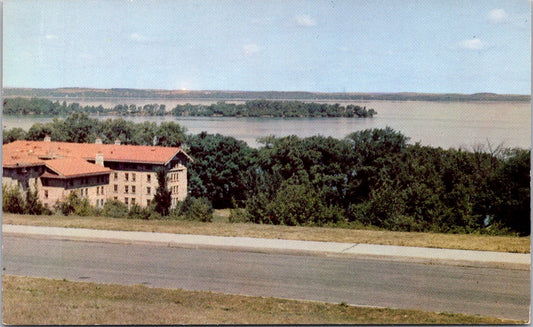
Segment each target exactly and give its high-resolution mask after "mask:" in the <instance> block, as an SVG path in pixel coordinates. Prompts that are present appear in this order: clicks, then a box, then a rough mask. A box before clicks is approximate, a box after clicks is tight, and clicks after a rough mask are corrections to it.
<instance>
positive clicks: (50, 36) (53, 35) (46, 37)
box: [44, 34, 57, 40]
mask: <svg viewBox="0 0 533 327" xmlns="http://www.w3.org/2000/svg"><path fill="white" fill-rule="evenodd" d="M44 38H45V39H47V40H57V35H55V34H46V35H45V36H44Z"/></svg>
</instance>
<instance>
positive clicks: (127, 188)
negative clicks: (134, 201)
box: [124, 185, 130, 193]
mask: <svg viewBox="0 0 533 327" xmlns="http://www.w3.org/2000/svg"><path fill="white" fill-rule="evenodd" d="M129 190H130V187H129V186H128V185H126V186H124V193H128V192H129Z"/></svg>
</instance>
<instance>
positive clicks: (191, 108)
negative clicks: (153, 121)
mask: <svg viewBox="0 0 533 327" xmlns="http://www.w3.org/2000/svg"><path fill="white" fill-rule="evenodd" d="M172 114H173V115H174V116H224V117H359V118H361V117H372V116H373V115H375V114H376V111H374V109H368V110H367V109H366V107H360V106H355V105H348V106H341V105H339V104H334V105H331V104H326V103H314V102H311V103H306V102H301V101H269V100H253V101H246V102H245V103H244V104H234V103H226V102H224V101H219V102H217V103H216V104H211V105H191V104H189V103H187V104H183V105H177V106H176V107H174V109H172Z"/></svg>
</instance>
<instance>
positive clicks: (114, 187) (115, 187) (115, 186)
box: [113, 184, 118, 193]
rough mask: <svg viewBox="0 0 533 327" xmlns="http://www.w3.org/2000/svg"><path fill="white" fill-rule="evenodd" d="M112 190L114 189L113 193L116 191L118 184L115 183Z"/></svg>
mask: <svg viewBox="0 0 533 327" xmlns="http://www.w3.org/2000/svg"><path fill="white" fill-rule="evenodd" d="M113 191H115V193H117V192H118V185H117V184H115V185H113Z"/></svg>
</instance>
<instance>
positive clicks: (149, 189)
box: [146, 186, 152, 194]
mask: <svg viewBox="0 0 533 327" xmlns="http://www.w3.org/2000/svg"><path fill="white" fill-rule="evenodd" d="M146 194H152V188H151V187H150V186H148V187H147V188H146Z"/></svg>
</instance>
